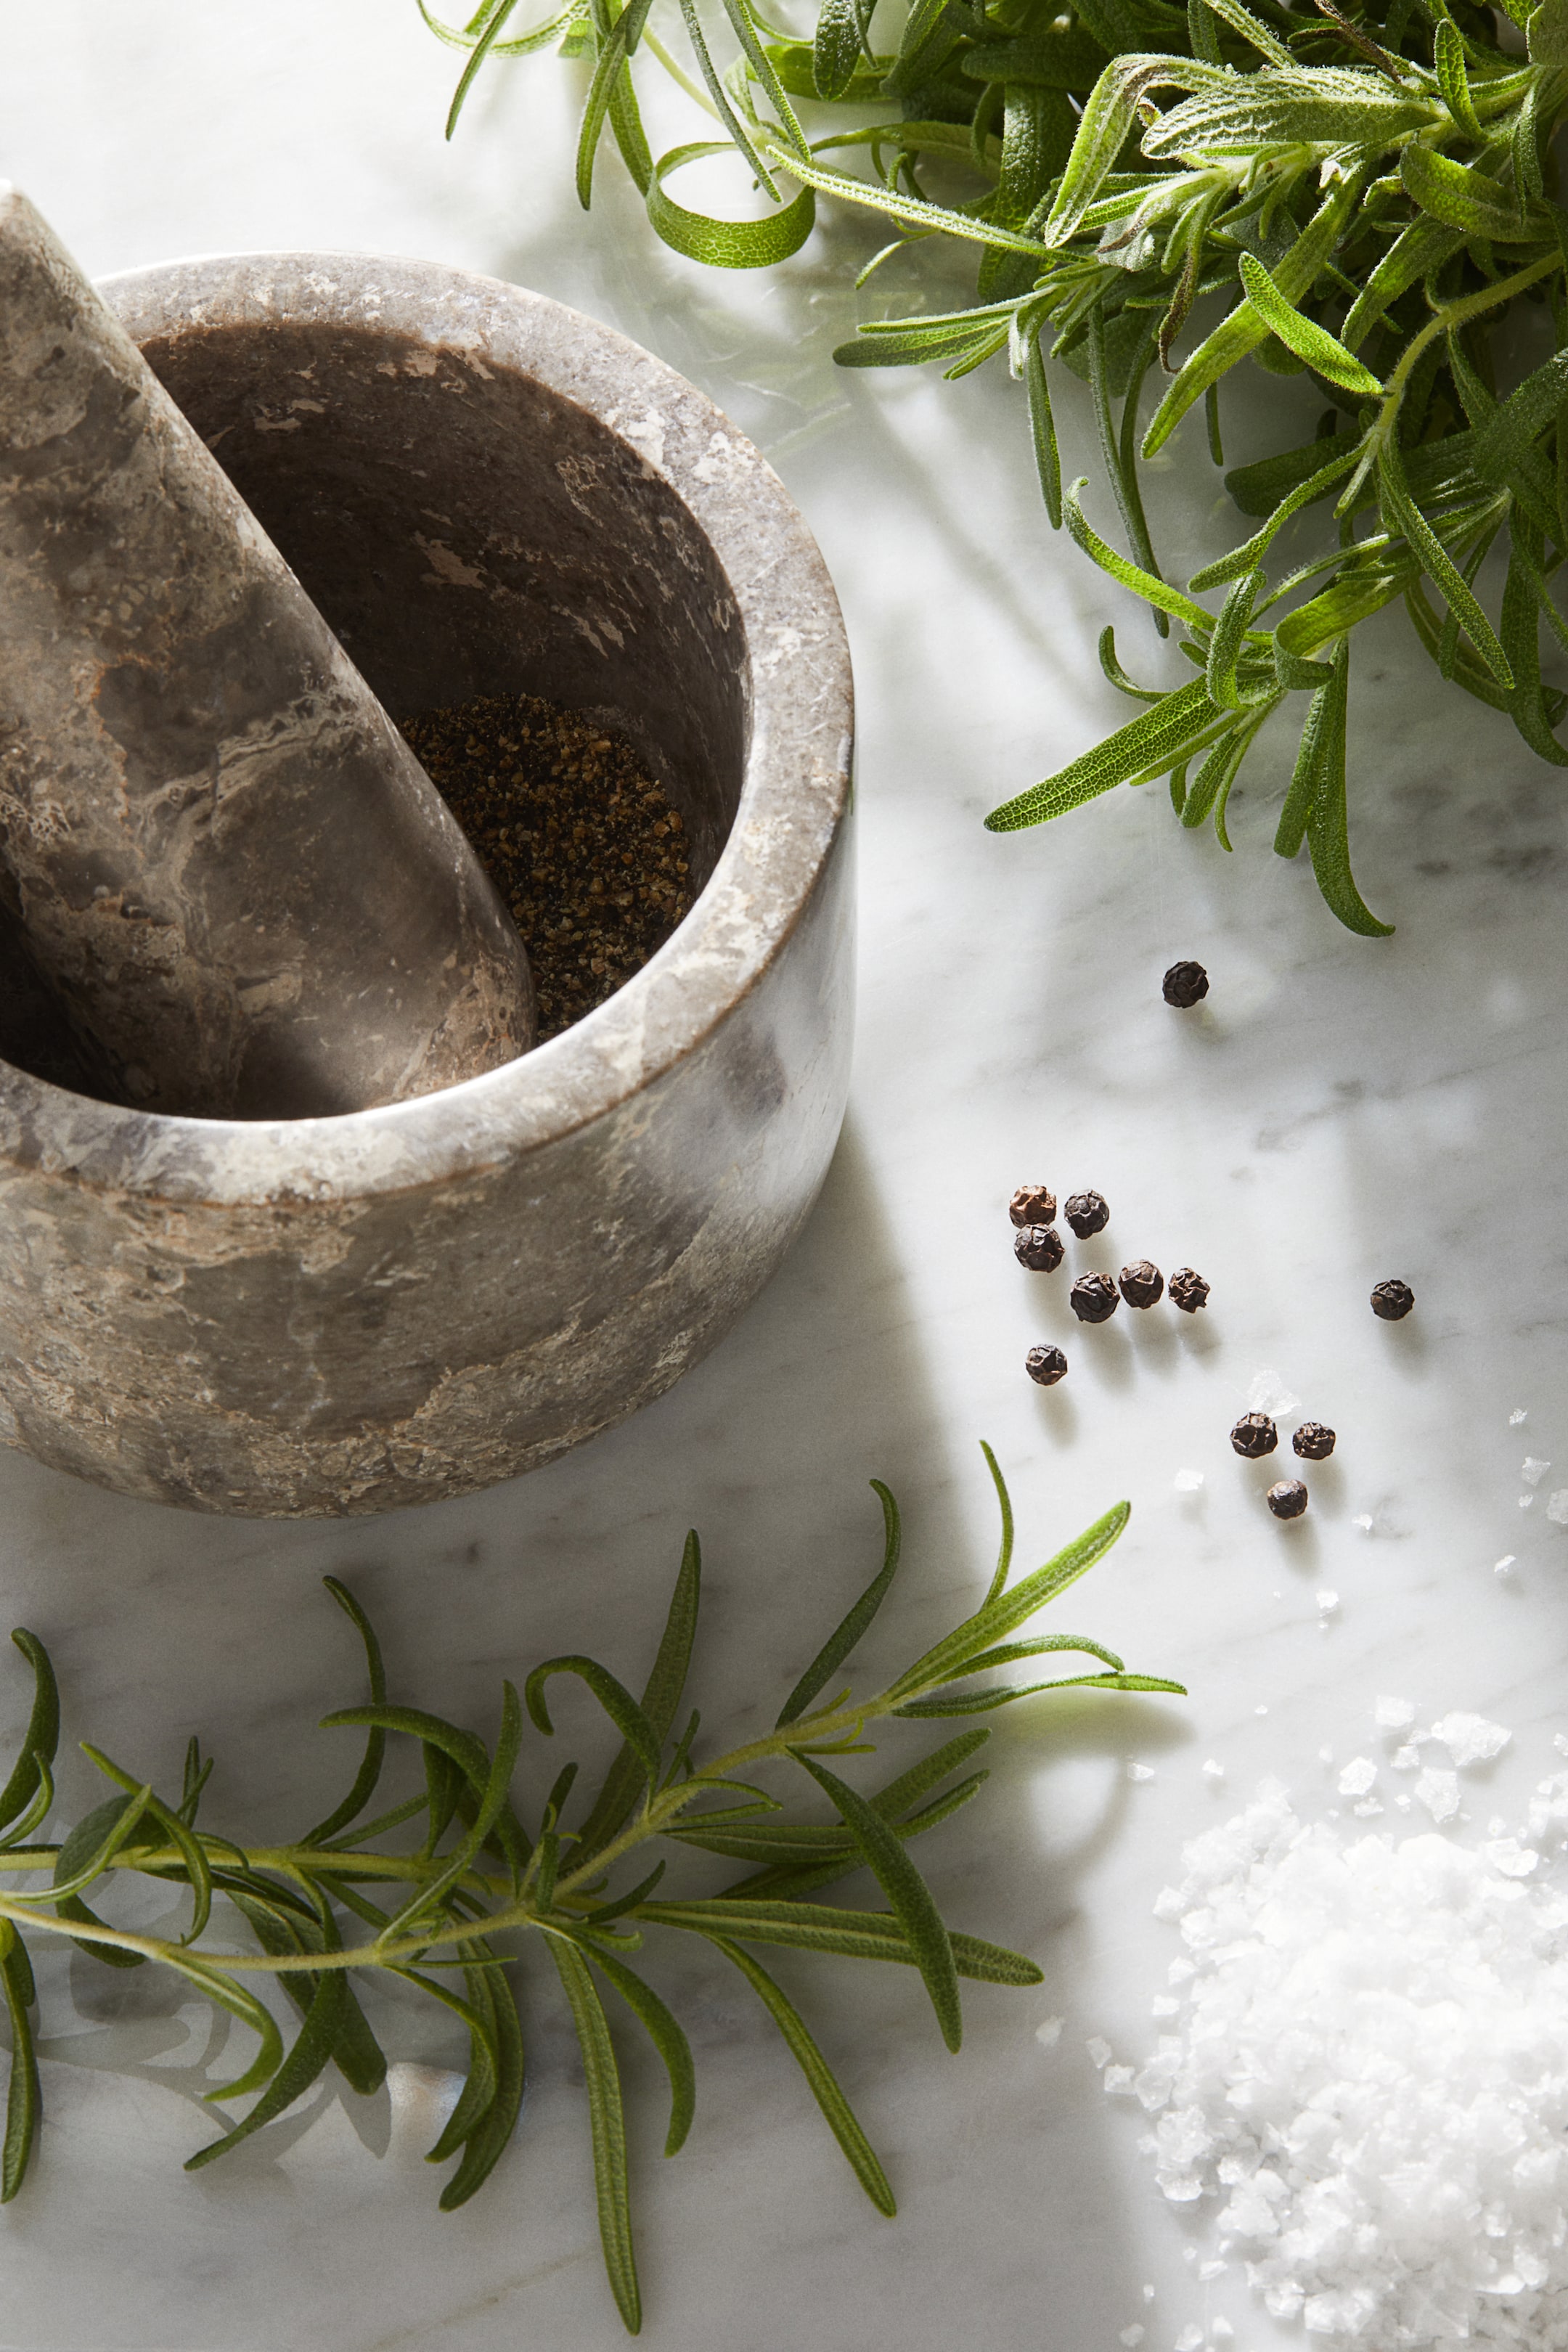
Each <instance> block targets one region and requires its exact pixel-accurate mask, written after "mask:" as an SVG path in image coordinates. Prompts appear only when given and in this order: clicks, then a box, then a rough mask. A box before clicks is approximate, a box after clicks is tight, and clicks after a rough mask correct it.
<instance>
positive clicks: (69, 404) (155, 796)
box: [0, 182, 534, 1118]
mask: <svg viewBox="0 0 1568 2352" xmlns="http://www.w3.org/2000/svg"><path fill="white" fill-rule="evenodd" d="M0 929H4V931H5V935H6V936H7V937H8V938H11V939H13V940H15V941H16V942H19V945H18V946H17V947H16V950H15V953H16V954H19V955H21V956H23V957H24V958H25V962H26V970H27V971H28V973H29V974H30V975H31V976H32V977H33V979H34V980H36V982H37V985H38V986H39V987H41V988H42V989H44V990H46V991H47V992H49V994H50V996H51V997H52V999H53V1002H54V1003H55V1005H56V1006H57V1007H58V1015H59V1020H60V1021H62V1022H63V1023H64V1024H66V1026H67V1027H68V1029H69V1031H70V1032H72V1033H74V1034H75V1036H76V1038H77V1040H78V1043H79V1053H78V1055H77V1057H76V1060H75V1062H74V1064H72V1065H70V1066H74V1067H76V1068H79V1069H92V1070H100V1071H101V1070H109V1071H111V1072H112V1073H113V1074H114V1076H113V1091H115V1092H117V1093H118V1094H119V1096H120V1098H121V1100H122V1101H124V1102H126V1103H128V1104H130V1105H132V1107H134V1108H143V1109H148V1110H158V1111H170V1112H185V1113H189V1114H193V1115H195V1116H200V1117H206V1118H304V1117H315V1116H321V1115H326V1114H331V1113H334V1112H341V1111H350V1110H357V1109H362V1108H368V1107H369V1106H371V1105H373V1104H376V1103H384V1102H394V1101H401V1100H403V1099H405V1098H406V1097H411V1096H415V1095H422V1094H428V1093H431V1092H433V1091H434V1090H435V1089H436V1088H437V1087H445V1086H450V1085H453V1084H456V1083H457V1082H458V1081H459V1080H462V1079H465V1078H469V1077H473V1076H477V1075H479V1073H480V1072H482V1071H485V1070H489V1069H493V1068H495V1067H497V1066H499V1065H500V1064H501V1063H503V1062H508V1061H510V1060H512V1059H513V1058H514V1057H515V1056H516V1055H518V1054H521V1053H524V1052H526V1051H527V1050H528V1048H529V1047H530V1046H531V1045H532V1043H533V1042H534V1013H533V991H532V983H531V976H530V973H529V969H528V959H527V956H526V954H525V952H524V950H523V947H522V943H521V940H519V938H518V936H517V932H516V930H515V929H514V928H513V925H512V923H511V919H510V916H509V915H508V913H507V910H506V908H505V907H504V906H503V905H502V903H501V901H500V898H499V896H498V895H497V893H496V891H495V889H494V887H493V886H492V885H491V883H490V882H489V879H488V877H486V875H485V874H484V872H483V870H482V869H481V867H480V866H479V863H478V860H477V859H476V858H475V856H474V854H473V851H472V850H471V848H470V847H469V845H468V842H467V840H466V839H465V837H464V835H462V833H461V832H460V831H459V829H458V825H457V824H456V822H455V821H454V819H453V818H452V816H451V814H450V813H449V812H448V810H447V806H446V804H445V803H444V802H443V801H442V800H441V798H440V795H439V794H438V793H437V791H436V789H435V787H434V785H432V784H431V782H430V781H429V779H428V778H427V777H426V773H425V772H424V770H423V769H422V768H421V767H420V765H419V763H418V761H416V759H415V757H414V755H413V753H412V752H411V751H409V749H408V747H407V745H406V744H405V742H404V740H403V738H402V736H401V735H400V734H399V733H398V731H397V729H396V728H395V725H394V724H393V722H392V720H391V719H389V718H388V716H387V714H386V712H385V711H384V709H382V707H381V704H380V703H379V702H378V701H377V699H376V698H375V697H374V695H373V694H372V692H371V690H370V688H369V687H368V686H367V685H366V684H365V682H364V680H363V678H362V677H361V676H360V674H359V672H358V670H357V669H356V668H355V667H354V666H353V663H352V662H351V661H350V660H349V658H348V656H347V655H346V654H345V653H344V652H343V650H342V646H340V645H339V644H338V642H337V640H336V638H335V637H334V636H333V635H332V633H331V630H330V629H329V627H328V626H327V624H326V622H325V621H324V620H323V618H322V617H321V614H320V613H319V612H318V611H317V610H316V607H315V606H314V604H312V603H311V602H310V598H309V597H308V596H307V595H306V593H305V592H304V590H303V588H302V587H301V586H300V583H299V582H298V580H296V578H295V577H294V574H293V573H292V572H290V571H289V567H288V565H287V564H286V563H285V562H284V561H283V558H282V557H281V556H280V555H279V552H278V550H277V549H276V548H275V547H274V546H273V545H272V543H271V541H269V540H268V537H267V535H266V534H265V532H264V531H263V530H261V528H260V526H259V524H258V522H257V520H256V519H255V517H254V516H253V515H252V514H251V512H250V510H249V509H248V508H247V506H246V505H245V503H244V501H243V499H241V498H240V497H239V494H238V492H237V490H236V489H235V488H234V486H233V485H232V483H231V482H230V481H229V480H228V478H227V477H226V475H225V474H224V472H223V470H222V468H221V467H219V466H218V464H217V462H216V459H215V458H214V457H213V456H212V454H211V452H210V451H209V450H208V449H207V448H206V447H205V445H204V444H203V442H202V441H201V439H200V437H199V436H198V435H197V434H196V433H195V430H194V429H193V427H192V426H191V425H189V424H188V423H187V421H186V419H185V417H184V415H182V414H181V412H180V410H179V409H178V408H177V407H176V406H175V405H174V402H173V401H172V400H171V399H170V398H169V396H168V394H166V393H165V392H164V390H163V386H162V385H161V384H160V383H158V381H157V379H156V377H155V376H154V375H153V372H152V370H151V369H150V368H149V367H148V366H147V364H146V362H145V361H144V360H143V359H142V355H141V353H140V352H138V350H137V349H136V346H135V345H134V344H133V343H132V341H131V340H130V338H129V336H128V335H127V334H126V333H125V331H124V330H123V328H122V327H121V325H120V324H119V322H118V320H116V319H115V318H114V316H113V315H112V313H111V312H110V310H109V309H108V308H107V306H106V305H105V304H104V302H103V301H102V300H101V299H100V297H99V296H98V294H97V293H96V292H95V291H94V289H93V288H92V287H91V285H90V284H89V282H88V280H87V279H86V278H84V277H83V276H82V274H81V272H80V270H79V268H77V266H76V264H75V262H74V261H73V260H72V259H71V257H70V256H69V255H68V253H67V252H66V251H65V249H64V248H63V247H62V246H61V245H60V244H59V243H58V240H57V239H56V237H55V236H53V234H52V232H51V231H50V230H49V228H48V227H47V225H46V223H45V222H44V221H43V220H42V219H41V218H40V217H39V215H38V214H37V212H36V211H35V210H34V208H33V206H32V205H30V204H29V203H28V202H27V200H26V197H25V196H23V195H21V194H19V193H18V192H16V190H14V189H12V188H9V187H8V186H6V184H5V183H4V182H0ZM13 960H15V956H14V957H13ZM3 968H4V960H3V959H0V979H3ZM16 968H17V969H18V970H20V969H22V965H21V964H20V963H18V964H17V967H16ZM56 1025H57V1026H58V1023H57V1024H56ZM14 1027H15V1024H14V1023H13V1024H10V1025H9V1026H4V1027H0V1053H12V1052H16V1055H17V1058H22V1055H21V1053H20V1049H19V1048H17V1047H16V1046H14V1045H13V1044H12V1043H11V1032H12V1029H14ZM50 1051H51V1053H52V1057H53V1058H52V1066H61V1065H60V1059H59V1053H58V1039H57V1040H56V1044H55V1046H54V1047H53V1048H51V1049H50ZM104 1090H105V1091H108V1090H109V1088H108V1087H107V1086H106V1087H105V1089H104Z"/></svg>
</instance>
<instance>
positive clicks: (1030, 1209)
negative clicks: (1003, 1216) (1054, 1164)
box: [1007, 1184, 1057, 1225]
mask: <svg viewBox="0 0 1568 2352" xmlns="http://www.w3.org/2000/svg"><path fill="white" fill-rule="evenodd" d="M1056 1213H1057V1196H1056V1194H1055V1193H1054V1192H1052V1190H1051V1188H1050V1186H1049V1185H1048V1184H1020V1185H1019V1187H1018V1189H1017V1191H1016V1192H1015V1193H1014V1195H1013V1197H1012V1199H1011V1200H1010V1201H1009V1202H1008V1203H1007V1214H1008V1215H1009V1216H1010V1217H1011V1218H1012V1220H1013V1223H1015V1224H1016V1225H1048V1224H1049V1223H1050V1222H1051V1219H1052V1218H1053V1217H1054V1216H1055V1215H1056Z"/></svg>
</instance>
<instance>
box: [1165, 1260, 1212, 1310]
mask: <svg viewBox="0 0 1568 2352" xmlns="http://www.w3.org/2000/svg"><path fill="white" fill-rule="evenodd" d="M1171 1297H1172V1298H1173V1301H1174V1303H1175V1304H1176V1306H1178V1307H1180V1308H1181V1310H1182V1312H1183V1314H1184V1315H1195V1314H1196V1313H1197V1311H1198V1309H1199V1307H1206V1306H1207V1305H1208V1303H1209V1286H1208V1284H1207V1283H1206V1282H1205V1280H1204V1278H1203V1276H1202V1275H1201V1274H1194V1272H1193V1269H1192V1267H1191V1266H1190V1265H1179V1266H1178V1267H1177V1268H1176V1271H1175V1273H1174V1274H1173V1276H1171Z"/></svg>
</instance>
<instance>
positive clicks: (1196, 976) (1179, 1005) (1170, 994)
mask: <svg viewBox="0 0 1568 2352" xmlns="http://www.w3.org/2000/svg"><path fill="white" fill-rule="evenodd" d="M1208 992H1209V976H1208V974H1207V972H1206V971H1205V970H1204V968H1203V966H1202V964H1201V963H1173V965H1172V966H1171V969H1170V971H1168V972H1167V973H1166V974H1165V977H1164V979H1163V981H1162V982H1161V983H1160V993H1161V995H1162V996H1163V998H1164V1000H1165V1002H1166V1003H1167V1004H1173V1005H1174V1006H1175V1007H1176V1010H1177V1011H1178V1012H1179V1013H1190V1012H1191V1010H1192V1008H1193V1006H1194V1004H1201V1003H1202V1002H1203V1000H1204V998H1205V996H1206V995H1207V994H1208Z"/></svg>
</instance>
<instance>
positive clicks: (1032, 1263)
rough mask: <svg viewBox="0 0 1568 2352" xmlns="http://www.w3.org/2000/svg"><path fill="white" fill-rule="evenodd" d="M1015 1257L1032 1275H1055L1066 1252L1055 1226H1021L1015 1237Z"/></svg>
mask: <svg viewBox="0 0 1568 2352" xmlns="http://www.w3.org/2000/svg"><path fill="white" fill-rule="evenodd" d="M1013 1255H1014V1256H1015V1257H1016V1259H1017V1261H1018V1264H1019V1265H1026V1266H1027V1267H1028V1269H1029V1272H1030V1273H1031V1274H1055V1272H1056V1270H1057V1268H1058V1265H1060V1264H1061V1262H1062V1259H1063V1257H1064V1256H1065V1255H1066V1252H1065V1251H1064V1250H1063V1248H1062V1237H1061V1235H1060V1234H1058V1232H1057V1231H1056V1229H1055V1228H1054V1226H1051V1225H1020V1226H1019V1228H1018V1230H1017V1232H1016V1234H1014V1236H1013Z"/></svg>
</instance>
